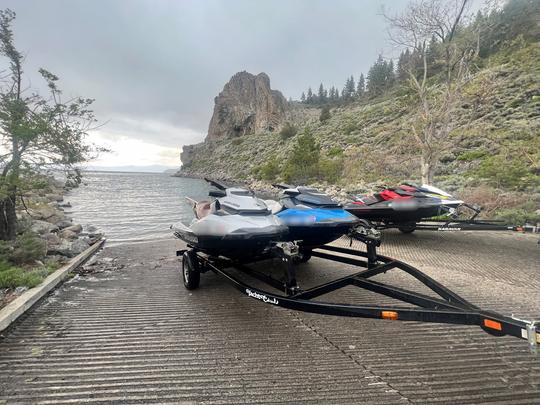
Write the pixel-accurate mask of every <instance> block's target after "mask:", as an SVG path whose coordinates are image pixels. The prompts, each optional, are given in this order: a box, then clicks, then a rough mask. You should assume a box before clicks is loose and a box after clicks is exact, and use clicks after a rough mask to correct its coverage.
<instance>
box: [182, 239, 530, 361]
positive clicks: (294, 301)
mask: <svg viewBox="0 0 540 405" xmlns="http://www.w3.org/2000/svg"><path fill="white" fill-rule="evenodd" d="M356 239H359V240H360V241H362V242H364V243H365V245H366V247H367V249H366V251H365V252H363V251H359V250H353V249H348V248H343V247H338V246H331V245H325V246H322V247H319V248H317V249H315V250H312V251H309V254H310V255H311V256H315V257H318V258H321V259H326V260H330V261H334V262H339V263H345V264H350V265H353V266H357V267H360V268H363V270H361V271H359V272H355V273H353V274H351V275H348V276H345V277H341V278H338V279H336V280H333V281H330V282H327V283H324V284H321V285H318V286H315V287H312V288H309V289H306V290H302V289H300V286H299V285H298V284H297V282H296V275H295V263H294V262H295V257H294V254H291V250H290V249H289V250H288V249H283V248H282V247H280V246H276V247H275V249H274V251H273V257H276V256H277V257H279V258H280V259H281V260H282V261H283V262H284V265H285V266H284V267H285V271H284V278H283V280H278V279H275V278H273V277H271V276H270V275H268V274H266V273H264V272H261V271H259V270H256V269H253V268H250V267H248V266H247V265H245V264H242V263H238V262H233V261H231V260H228V259H223V258H215V257H211V256H208V255H206V254H204V253H203V252H200V251H197V250H196V249H195V248H193V247H192V246H188V247H189V250H179V251H177V255H178V256H181V255H184V260H186V252H187V254H188V255H189V254H191V255H192V256H190V257H196V258H197V265H196V271H197V272H198V273H204V272H206V271H212V272H214V273H216V274H218V275H220V276H222V277H223V278H225V279H226V280H227V281H228V282H229V283H230V284H231V285H232V286H234V287H235V288H236V289H237V290H239V291H240V292H242V293H243V294H245V295H247V296H248V297H251V298H254V299H256V300H258V301H262V302H264V303H267V304H270V305H275V306H280V307H283V308H288V309H292V310H297V311H304V312H311V313H317V314H324V315H337V316H348V317H359V318H376V319H388V320H399V321H419V322H436V323H448V324H458V325H476V326H480V327H481V328H482V329H483V330H484V331H486V332H488V333H490V334H492V335H495V336H504V335H511V336H515V337H518V338H522V339H526V340H527V341H528V343H529V348H530V350H531V352H532V353H537V345H538V343H540V331H539V330H538V329H537V327H538V323H537V322H535V321H527V320H522V319H517V318H514V317H508V316H503V315H501V314H498V313H496V312H492V311H485V310H482V309H480V308H478V307H477V306H475V305H473V304H472V303H470V302H468V301H467V300H465V299H464V298H462V297H460V296H459V295H458V294H456V293H454V292H452V291H451V290H449V289H448V288H446V287H445V286H443V285H442V284H440V283H439V282H437V281H436V280H434V279H433V278H431V277H429V276H428V275H426V274H425V273H423V272H421V271H420V270H418V269H416V268H414V267H413V266H410V265H408V264H406V263H404V262H402V261H399V260H396V259H393V258H390V257H387V256H382V255H379V254H377V247H378V246H379V244H380V241H379V240H377V239H376V238H373V237H371V236H369V235H367V236H366V235H357V237H356ZM300 251H301V250H300ZM193 255H194V256H193ZM344 255H346V256H344ZM189 261H191V260H189ZM230 269H235V270H237V271H240V272H242V273H244V274H246V275H248V276H250V277H253V278H255V279H257V280H259V281H262V282H263V283H265V284H267V285H269V286H270V287H273V288H275V289H277V290H280V291H282V292H283V293H284V294H277V293H272V292H268V291H264V290H262V289H260V288H257V287H253V286H249V285H247V284H246V283H244V282H243V281H241V280H240V279H239V278H238V277H236V276H235V275H233V274H232V272H231V271H230ZM391 270H393V271H398V270H399V271H404V272H405V273H408V274H409V275H411V276H412V277H414V278H415V279H416V280H418V281H419V282H420V283H421V284H423V285H424V286H426V287H428V288H429V289H430V290H431V291H433V292H435V293H436V294H437V295H438V297H439V298H434V297H431V296H428V295H424V294H421V293H418V292H414V291H410V290H407V289H404V288H400V287H395V286H392V285H388V284H385V283H382V282H378V281H374V280H371V278H372V277H373V276H376V275H378V274H381V273H386V272H387V271H391ZM197 277H198V274H197ZM346 286H355V287H358V288H361V289H364V290H368V291H372V292H376V293H379V294H382V295H384V296H387V297H390V298H393V299H396V300H399V301H403V302H405V303H409V304H413V305H416V306H418V307H417V308H410V307H399V306H385V305H375V304H374V305H353V304H344V303H329V302H321V301H314V300H313V299H314V298H317V297H320V296H321V295H324V294H327V293H330V292H333V291H337V290H339V289H341V288H344V287H346Z"/></svg>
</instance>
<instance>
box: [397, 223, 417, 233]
mask: <svg viewBox="0 0 540 405" xmlns="http://www.w3.org/2000/svg"><path fill="white" fill-rule="evenodd" d="M398 229H399V230H400V231H401V233H413V232H414V231H415V230H416V222H411V223H406V224H401V225H399V226H398Z"/></svg>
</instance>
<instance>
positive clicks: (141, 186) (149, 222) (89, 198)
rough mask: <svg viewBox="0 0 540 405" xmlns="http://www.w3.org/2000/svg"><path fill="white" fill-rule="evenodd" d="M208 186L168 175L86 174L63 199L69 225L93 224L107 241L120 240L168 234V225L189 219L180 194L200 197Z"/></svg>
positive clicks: (161, 236) (188, 212)
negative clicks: (68, 205) (80, 182)
mask: <svg viewBox="0 0 540 405" xmlns="http://www.w3.org/2000/svg"><path fill="white" fill-rule="evenodd" d="M208 190H209V186H208V184H207V183H206V182H205V181H203V180H199V179H187V178H182V177H171V176H170V175H168V174H161V173H112V172H88V173H85V175H84V178H83V184H81V185H80V187H79V188H76V189H74V190H72V191H70V192H69V193H68V194H67V195H66V196H65V201H69V202H70V203H71V204H72V207H73V208H71V209H69V214H70V215H71V217H72V218H73V221H74V222H75V223H79V224H81V225H83V226H88V225H94V226H96V227H97V228H98V229H99V230H100V231H101V232H103V233H104V234H105V236H106V237H107V240H108V241H109V242H116V243H121V242H132V241H144V240H151V239H156V238H165V237H170V236H171V235H172V233H171V230H170V229H169V227H170V225H171V224H172V223H174V222H176V221H179V220H183V221H187V222H189V221H190V220H191V219H192V218H193V211H192V210H191V207H190V205H189V204H188V203H187V201H186V200H185V198H184V197H185V196H189V197H192V198H195V199H202V198H205V197H207V196H208Z"/></svg>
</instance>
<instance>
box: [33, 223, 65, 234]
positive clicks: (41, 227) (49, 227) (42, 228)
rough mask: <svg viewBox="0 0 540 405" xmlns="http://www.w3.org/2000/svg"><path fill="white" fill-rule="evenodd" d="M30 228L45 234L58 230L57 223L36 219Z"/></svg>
mask: <svg viewBox="0 0 540 405" xmlns="http://www.w3.org/2000/svg"><path fill="white" fill-rule="evenodd" d="M30 230H31V231H32V232H35V233H38V234H40V235H44V234H47V233H51V232H56V231H58V227H57V226H56V225H55V224H51V223H50V222H47V221H41V220H39V219H36V220H33V221H32V224H31V225H30Z"/></svg>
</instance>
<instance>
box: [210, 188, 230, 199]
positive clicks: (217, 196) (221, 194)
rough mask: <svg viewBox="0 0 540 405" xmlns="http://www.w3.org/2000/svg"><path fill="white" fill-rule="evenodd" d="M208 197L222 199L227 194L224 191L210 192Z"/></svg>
mask: <svg viewBox="0 0 540 405" xmlns="http://www.w3.org/2000/svg"><path fill="white" fill-rule="evenodd" d="M208 195H209V196H210V197H215V198H221V197H225V196H226V195H227V193H225V191H224V190H210V191H209V192H208Z"/></svg>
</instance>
